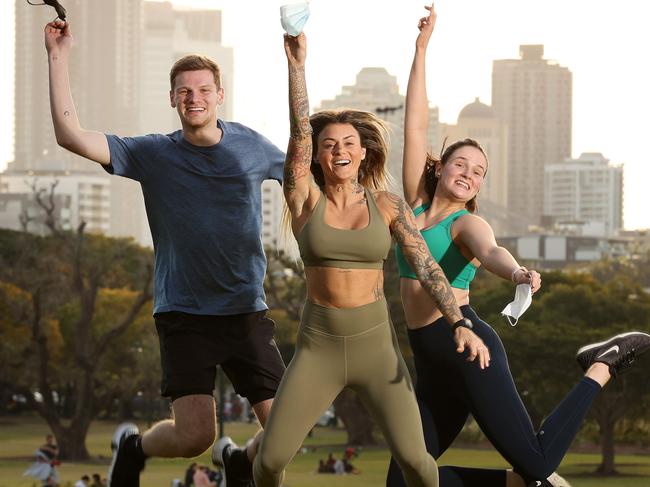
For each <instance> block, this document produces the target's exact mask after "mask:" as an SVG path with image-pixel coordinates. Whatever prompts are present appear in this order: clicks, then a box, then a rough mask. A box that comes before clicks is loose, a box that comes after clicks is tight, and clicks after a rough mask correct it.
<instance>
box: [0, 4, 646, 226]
mask: <svg viewBox="0 0 650 487" xmlns="http://www.w3.org/2000/svg"><path fill="white" fill-rule="evenodd" d="M62 3H63V4H64V5H65V0H62ZM172 3H174V4H175V5H177V6H183V7H185V6H186V7H192V6H194V7H199V8H218V9H221V10H222V11H223V37H224V43H225V44H226V45H228V46H230V47H233V48H234V50H235V81H234V83H235V86H234V87H228V86H227V87H226V90H227V92H226V93H227V96H228V95H230V96H233V97H234V111H235V114H234V116H235V119H236V120H237V121H241V122H243V123H246V124H248V125H250V126H252V127H253V128H256V129H257V130H259V131H261V132H263V133H265V134H266V135H268V136H269V137H270V138H271V140H273V141H274V142H275V143H277V144H278V145H279V146H280V147H283V148H284V146H285V145H286V139H287V133H288V122H287V117H288V115H287V113H288V112H287V88H286V78H287V76H286V68H285V60H284V52H283V48H282V29H281V26H280V21H279V6H280V5H282V4H283V3H286V2H283V1H281V0H250V1H245V0H174V1H173V2H172ZM423 5H425V2H422V1H420V0H417V1H416V0H393V1H388V0H312V1H311V3H310V6H311V17H310V19H309V21H308V23H307V26H306V28H305V32H306V33H307V36H308V61H307V62H308V66H307V85H308V89H309V95H310V101H311V103H312V105H316V104H318V103H319V102H320V100H322V99H329V98H333V97H334V96H335V95H337V94H338V93H339V92H340V89H341V86H343V85H349V84H354V81H355V76H356V74H357V73H358V72H359V70H360V69H361V68H363V67H366V66H383V67H385V68H386V69H388V71H389V72H390V73H391V74H393V75H395V76H397V79H398V83H399V86H400V91H401V92H402V93H404V91H405V88H406V80H407V78H408V72H409V67H410V63H411V59H412V53H413V45H414V40H415V37H416V35H417V28H416V25H417V21H418V19H419V18H420V16H421V15H423V14H424V12H425V10H424V8H423ZM24 8H35V7H29V6H28V5H27V4H25V6H24ZM41 8H45V7H41ZM13 9H14V2H13V1H12V0H2V1H0V16H1V17H2V18H3V19H4V25H5V28H4V29H2V30H1V31H0V55H1V56H2V63H3V65H8V66H9V69H8V70H7V71H8V74H7V75H5V76H4V77H2V78H0V92H1V93H2V94H3V104H2V111H1V112H0V137H1V139H0V169H2V168H4V166H5V164H6V161H8V160H10V159H11V158H12V153H13V150H12V145H13V144H12V132H13V122H12V117H13V110H14V107H13V79H12V78H13V77H12V75H11V73H12V72H13V40H14V39H13V35H14V33H13V24H14V23H13ZM436 9H437V11H438V22H437V24H436V30H435V32H434V35H433V38H432V41H431V48H430V49H429V55H428V67H429V69H428V83H427V84H428V91H429V99H430V102H431V104H432V105H437V106H439V107H440V120H441V121H442V122H448V123H455V120H456V117H457V116H458V112H459V111H460V109H461V108H462V107H463V106H465V105H466V104H467V103H470V102H472V101H473V100H474V97H476V96H478V97H480V98H481V100H482V101H484V102H486V103H489V102H490V94H491V76H492V60H494V59H507V58H517V57H518V52H519V44H544V46H545V57H546V58H548V59H553V60H555V61H557V62H558V63H559V64H560V65H562V66H566V67H568V68H569V69H570V70H571V72H572V73H573V155H574V156H576V157H577V156H578V155H580V153H581V152H602V153H603V154H604V155H605V157H607V158H609V159H611V160H612V161H613V162H617V163H619V162H623V163H625V226H626V228H642V227H643V228H647V227H650V211H647V210H643V208H646V204H648V203H647V199H646V198H645V197H644V195H645V193H647V189H646V187H647V185H648V182H650V160H649V159H650V158H649V157H648V155H647V154H646V153H647V152H649V151H648V149H647V148H646V145H647V144H646V143H645V140H646V138H647V132H648V130H647V129H646V127H648V125H650V123H649V121H648V116H650V94H649V90H650V62H649V61H648V60H649V59H650V55H649V54H648V48H649V47H650V29H649V28H648V19H649V18H650V15H649V14H650V3H649V2H645V1H643V0H618V1H617V2H605V1H602V0H545V1H541V0H439V1H438V2H437V3H436ZM70 20H71V21H74V19H70ZM43 62H44V63H45V62H46V59H45V53H44V51H43ZM161 103H167V100H161ZM43 108H44V115H46V114H47V112H46V111H45V110H47V107H43ZM15 109H17V110H19V109H20V101H19V102H18V106H17V107H16V108H15ZM82 124H83V120H82ZM530 184H531V185H533V184H539V182H538V181H530Z"/></svg>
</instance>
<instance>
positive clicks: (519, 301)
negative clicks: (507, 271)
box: [501, 284, 533, 326]
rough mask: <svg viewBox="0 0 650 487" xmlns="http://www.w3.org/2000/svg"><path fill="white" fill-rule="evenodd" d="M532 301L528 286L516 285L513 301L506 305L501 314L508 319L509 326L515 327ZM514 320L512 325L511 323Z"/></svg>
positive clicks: (531, 293)
mask: <svg viewBox="0 0 650 487" xmlns="http://www.w3.org/2000/svg"><path fill="white" fill-rule="evenodd" d="M532 301H533V291H532V288H531V287H530V284H518V285H517V288H516V289H515V299H514V301H512V302H511V303H508V304H507V305H506V307H505V308H503V311H501V314H502V315H503V316H505V317H506V318H507V319H508V323H510V325H511V326H515V325H516V324H517V321H518V320H519V317H520V316H521V315H523V314H524V311H526V310H527V309H528V307H529V306H530V303H532ZM512 319H514V320H515V321H514V323H513V322H512Z"/></svg>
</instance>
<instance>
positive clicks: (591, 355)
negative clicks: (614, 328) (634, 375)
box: [576, 331, 650, 376]
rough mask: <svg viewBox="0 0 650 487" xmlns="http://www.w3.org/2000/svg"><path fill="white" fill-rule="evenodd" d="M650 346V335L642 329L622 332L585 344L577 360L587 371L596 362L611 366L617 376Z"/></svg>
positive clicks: (613, 374) (611, 370)
mask: <svg viewBox="0 0 650 487" xmlns="http://www.w3.org/2000/svg"><path fill="white" fill-rule="evenodd" d="M649 348H650V335H648V334H647V333H641V332H640V331H631V332H629V333H622V334H620V335H616V336H615V337H612V338H610V339H609V340H607V341H604V342H600V343H592V344H591V345H585V346H584V347H581V348H580V349H579V350H578V353H577V354H576V360H577V361H578V363H579V364H580V367H582V370H584V371H585V372H586V371H587V369H588V368H589V367H590V366H591V364H593V363H594V362H602V363H604V364H607V365H608V366H609V372H610V374H612V376H616V374H618V373H619V372H621V371H622V370H624V369H626V368H628V367H629V366H630V365H632V362H634V359H635V358H636V356H637V355H641V354H642V353H644V352H646V351H647V350H648V349H649Z"/></svg>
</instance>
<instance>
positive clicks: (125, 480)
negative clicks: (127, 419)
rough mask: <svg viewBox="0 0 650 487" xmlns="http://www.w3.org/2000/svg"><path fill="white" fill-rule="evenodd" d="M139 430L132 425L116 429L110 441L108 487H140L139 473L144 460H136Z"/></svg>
mask: <svg viewBox="0 0 650 487" xmlns="http://www.w3.org/2000/svg"><path fill="white" fill-rule="evenodd" d="M139 438H140V430H138V427H137V426H136V425H134V424H133V423H122V424H121V425H119V426H118V427H117V429H116V430H115V433H114V434H113V440H112V441H111V450H113V461H112V462H111V467H110V469H109V470H108V487H140V472H141V471H142V470H143V469H144V459H138V457H137V450H136V441H137V440H138V439H139Z"/></svg>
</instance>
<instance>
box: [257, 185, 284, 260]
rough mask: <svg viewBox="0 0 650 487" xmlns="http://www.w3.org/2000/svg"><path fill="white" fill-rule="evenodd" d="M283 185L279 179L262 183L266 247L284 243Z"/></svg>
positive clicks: (263, 237)
mask: <svg viewBox="0 0 650 487" xmlns="http://www.w3.org/2000/svg"><path fill="white" fill-rule="evenodd" d="M283 202H284V196H283V195H282V187H281V186H280V185H279V184H278V183H277V181H264V183H263V184H262V242H264V246H265V247H272V248H276V247H278V246H281V245H284V240H283V236H282V235H281V234H282V212H283V209H284V203H283Z"/></svg>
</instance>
